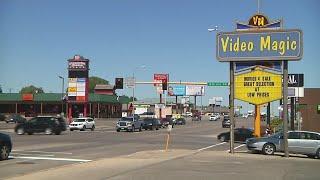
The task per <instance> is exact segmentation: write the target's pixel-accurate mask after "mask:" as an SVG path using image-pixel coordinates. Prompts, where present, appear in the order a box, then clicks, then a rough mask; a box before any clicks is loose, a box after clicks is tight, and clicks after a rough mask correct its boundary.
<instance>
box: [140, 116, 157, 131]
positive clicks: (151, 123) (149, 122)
mask: <svg viewBox="0 0 320 180" xmlns="http://www.w3.org/2000/svg"><path fill="white" fill-rule="evenodd" d="M142 128H143V129H145V130H148V129H150V130H154V129H156V130H158V129H159V128H161V123H160V120H159V119H156V118H145V119H144V120H143V124H142Z"/></svg>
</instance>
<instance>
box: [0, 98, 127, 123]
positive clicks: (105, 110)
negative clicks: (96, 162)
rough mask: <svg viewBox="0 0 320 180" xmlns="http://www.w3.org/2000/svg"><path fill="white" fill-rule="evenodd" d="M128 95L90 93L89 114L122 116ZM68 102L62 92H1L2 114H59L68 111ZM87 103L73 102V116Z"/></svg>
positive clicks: (0, 110)
mask: <svg viewBox="0 0 320 180" xmlns="http://www.w3.org/2000/svg"><path fill="white" fill-rule="evenodd" d="M129 101H130V100H129V98H128V97H126V96H117V95H105V94H94V93H90V94H89V99H88V103H87V104H86V106H87V109H88V114H89V115H90V116H94V117H97V118H110V117H121V113H122V111H126V110H127V108H128V104H129ZM68 105H70V104H68V103H67V102H65V101H62V98H61V93H38V94H28V96H26V95H25V94H20V93H1V94H0V113H2V114H21V115H25V116H26V117H28V116H35V115H57V114H60V113H61V112H63V113H65V114H66V113H67V109H68ZM84 105H85V104H80V103H79V104H77V103H74V104H72V106H73V107H72V108H73V109H75V111H74V112H73V114H72V117H76V116H78V115H79V114H81V113H83V112H81V109H83V106H84Z"/></svg>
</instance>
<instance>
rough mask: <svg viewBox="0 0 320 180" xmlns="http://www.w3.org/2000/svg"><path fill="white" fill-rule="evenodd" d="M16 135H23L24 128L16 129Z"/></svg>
mask: <svg viewBox="0 0 320 180" xmlns="http://www.w3.org/2000/svg"><path fill="white" fill-rule="evenodd" d="M17 134H18V135H23V134H24V128H22V127H21V128H18V129H17Z"/></svg>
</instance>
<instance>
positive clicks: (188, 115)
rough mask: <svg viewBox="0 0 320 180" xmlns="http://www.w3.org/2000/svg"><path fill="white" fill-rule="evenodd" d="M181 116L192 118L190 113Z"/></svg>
mask: <svg viewBox="0 0 320 180" xmlns="http://www.w3.org/2000/svg"><path fill="white" fill-rule="evenodd" d="M182 116H184V117H192V112H186V113H183V114H182Z"/></svg>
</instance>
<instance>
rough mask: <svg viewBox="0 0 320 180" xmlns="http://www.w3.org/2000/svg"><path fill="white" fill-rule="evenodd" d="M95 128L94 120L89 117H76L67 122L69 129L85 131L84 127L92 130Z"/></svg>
mask: <svg viewBox="0 0 320 180" xmlns="http://www.w3.org/2000/svg"><path fill="white" fill-rule="evenodd" d="M95 128H96V126H95V122H94V120H93V118H91V117H82V118H76V119H74V120H73V121H72V123H70V124H69V129H70V131H73V130H80V131H85V130H86V129H91V131H94V129H95Z"/></svg>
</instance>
